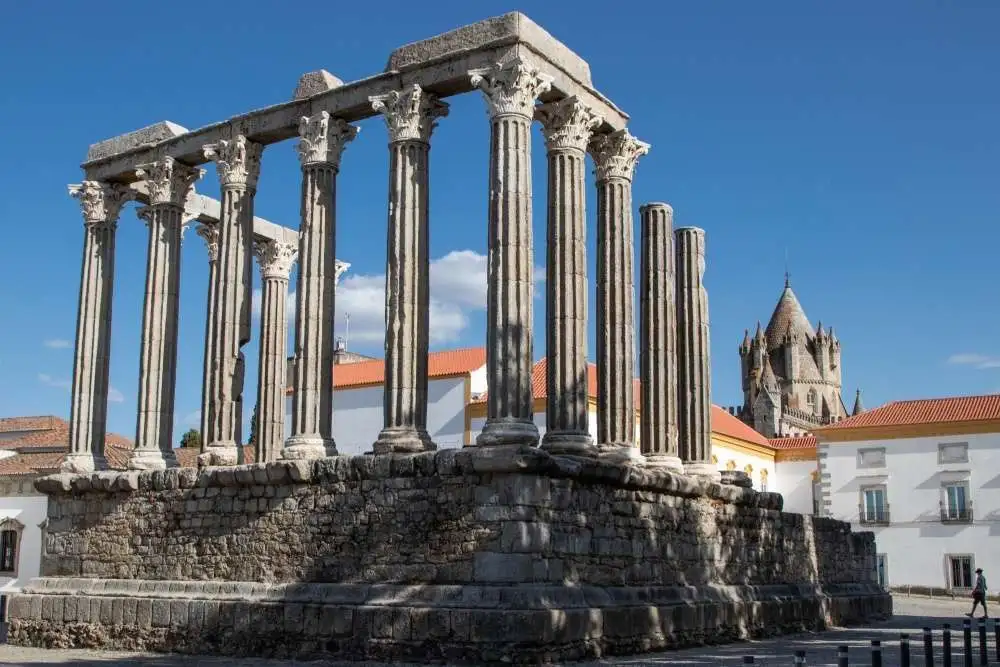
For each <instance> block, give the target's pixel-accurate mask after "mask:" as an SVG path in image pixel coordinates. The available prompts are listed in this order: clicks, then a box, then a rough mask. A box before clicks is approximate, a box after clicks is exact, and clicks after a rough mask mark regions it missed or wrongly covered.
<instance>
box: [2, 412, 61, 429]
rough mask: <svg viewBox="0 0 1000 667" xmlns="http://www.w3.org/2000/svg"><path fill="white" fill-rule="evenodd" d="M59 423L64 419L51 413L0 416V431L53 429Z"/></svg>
mask: <svg viewBox="0 0 1000 667" xmlns="http://www.w3.org/2000/svg"><path fill="white" fill-rule="evenodd" d="M59 424H66V421H65V420H63V419H59V417H54V416H52V415H44V416H41V417H2V418H0V433H9V432H11V431H38V430H45V429H53V428H56V427H57V426H58V425H59Z"/></svg>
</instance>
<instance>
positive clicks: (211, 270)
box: [197, 224, 219, 449]
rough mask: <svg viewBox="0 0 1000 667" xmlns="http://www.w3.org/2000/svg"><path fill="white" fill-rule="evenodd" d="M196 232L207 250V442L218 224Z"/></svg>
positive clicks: (204, 438)
mask: <svg viewBox="0 0 1000 667" xmlns="http://www.w3.org/2000/svg"><path fill="white" fill-rule="evenodd" d="M197 234H198V236H200V237H201V238H202V239H204V241H205V247H206V249H207V250H208V300H207V301H206V307H205V354H204V359H203V361H202V373H201V442H202V448H203V449H204V443H206V442H208V434H209V424H211V423H212V410H213V407H214V402H213V401H212V400H211V396H210V394H209V387H211V384H212V364H211V362H212V358H211V355H209V354H208V347H209V342H210V341H211V340H212V332H213V327H214V322H215V318H213V317H212V308H213V307H214V304H215V283H216V280H218V278H217V277H216V273H217V272H218V268H219V226H218V225H217V224H212V225H206V224H199V225H198V229H197Z"/></svg>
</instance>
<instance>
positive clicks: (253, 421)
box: [247, 402, 260, 445]
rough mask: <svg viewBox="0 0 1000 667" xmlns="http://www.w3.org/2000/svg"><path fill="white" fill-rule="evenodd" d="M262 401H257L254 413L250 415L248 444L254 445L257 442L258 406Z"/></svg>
mask: <svg viewBox="0 0 1000 667" xmlns="http://www.w3.org/2000/svg"><path fill="white" fill-rule="evenodd" d="M259 405H260V403H259V402H258V403H255V404H254V406H253V414H252V415H250V437H249V438H248V439H247V444H248V445H253V444H255V443H256V442H257V407H258V406H259Z"/></svg>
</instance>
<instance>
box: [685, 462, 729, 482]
mask: <svg viewBox="0 0 1000 667" xmlns="http://www.w3.org/2000/svg"><path fill="white" fill-rule="evenodd" d="M684 474H685V475H691V476H693V477H704V478H706V479H708V480H709V481H711V482H719V481H722V473H721V472H719V469H718V468H716V467H715V464H713V463H704V462H696V463H685V464H684Z"/></svg>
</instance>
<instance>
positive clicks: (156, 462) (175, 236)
mask: <svg viewBox="0 0 1000 667" xmlns="http://www.w3.org/2000/svg"><path fill="white" fill-rule="evenodd" d="M204 173H205V171H204V170H203V169H196V168H192V167H188V166H186V165H183V164H181V163H179V162H177V161H175V160H174V159H173V158H171V157H167V158H164V159H163V160H160V161H158V162H154V163H152V164H147V165H143V166H141V167H140V168H138V169H137V170H136V175H137V176H139V178H140V179H143V180H144V181H145V182H146V186H147V189H148V191H149V206H145V207H143V208H142V209H140V210H139V212H138V214H139V217H140V218H142V219H143V220H145V222H146V226H147V227H149V242H148V245H147V250H146V295H145V300H144V302H143V309H142V331H141V334H140V343H139V350H140V353H139V354H140V356H139V393H138V395H139V404H138V416H137V418H136V433H135V445H134V447H133V449H132V454H131V456H130V457H129V462H128V467H129V468H130V469H132V470H153V469H160V468H173V467H176V466H177V457H176V456H175V455H174V392H175V384H176V381H177V313H178V311H179V309H180V284H181V232H182V223H183V215H184V201H185V199H187V196H188V193H189V192H190V191H191V190H193V189H194V183H195V181H197V180H198V179H199V178H201V177H202V175H203V174H204Z"/></svg>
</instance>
